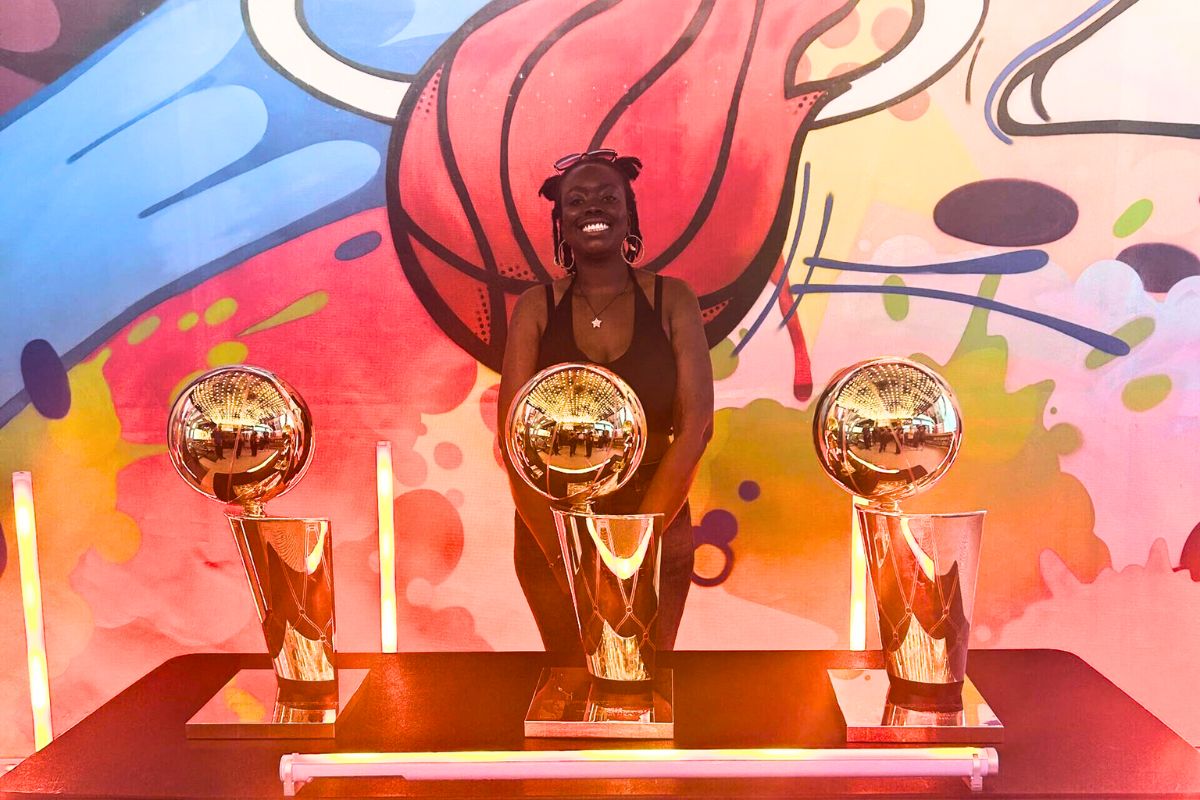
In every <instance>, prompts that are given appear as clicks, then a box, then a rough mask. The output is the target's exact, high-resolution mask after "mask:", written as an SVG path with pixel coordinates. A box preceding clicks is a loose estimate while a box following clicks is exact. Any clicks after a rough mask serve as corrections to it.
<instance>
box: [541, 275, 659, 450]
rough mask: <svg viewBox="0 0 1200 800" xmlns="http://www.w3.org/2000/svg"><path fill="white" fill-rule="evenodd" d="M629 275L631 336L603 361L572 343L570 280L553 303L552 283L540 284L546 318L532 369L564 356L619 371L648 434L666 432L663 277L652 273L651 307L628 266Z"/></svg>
mask: <svg viewBox="0 0 1200 800" xmlns="http://www.w3.org/2000/svg"><path fill="white" fill-rule="evenodd" d="M629 277H630V278H631V279H632V280H633V339H632V340H631V341H630V343H629V349H628V350H626V351H625V352H624V353H622V354H621V355H620V356H619V357H618V358H617V359H616V360H614V361H610V362H608V363H607V364H606V363H604V362H603V361H596V360H595V359H592V358H588V357H587V356H586V355H584V353H583V351H581V350H580V349H579V346H578V345H577V344H575V325H574V321H573V319H572V309H573V307H574V306H573V304H572V295H573V291H574V288H575V281H574V280H572V281H571V283H570V284H568V285H567V290H566V291H565V292H563V296H562V300H560V301H559V303H558V305H557V306H556V305H554V287H553V286H551V285H549V284H547V285H546V308H547V311H548V315H549V319H548V320H547V322H546V330H545V332H543V333H542V341H541V343H540V344H539V346H538V361H537V368H538V370H539V371H540V370H543V369H545V368H546V367H550V366H553V365H555V364H563V363H566V362H572V361H574V362H585V363H589V364H599V365H600V366H602V367H606V368H608V369H610V370H612V371H613V372H615V373H617V375H619V376H621V378H623V379H624V380H625V382H626V383H628V384H629V387H630V388H631V389H633V392H634V394H636V395H637V396H638V399H639V400H641V401H642V408H643V409H644V410H645V412H646V422H647V427H648V428H649V432H650V434H651V435H654V434H657V433H666V434H668V435H670V434H671V433H672V432H673V428H674V407H675V381H676V373H675V351H674V350H673V349H672V348H671V342H670V340H668V339H667V334H666V332H665V331H664V330H663V326H662V305H663V304H662V295H663V289H662V287H663V279H662V276H661V275H655V276H654V308H651V307H650V302H649V301H648V300H647V299H646V295H645V293H643V292H642V287H641V284H639V283H638V281H637V278H636V277H635V276H634V275H633V270H630V275H629Z"/></svg>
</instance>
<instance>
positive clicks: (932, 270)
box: [804, 250, 1050, 275]
mask: <svg viewBox="0 0 1200 800" xmlns="http://www.w3.org/2000/svg"><path fill="white" fill-rule="evenodd" d="M1049 261H1050V256H1049V255H1047V254H1046V251H1045V250H1014V251H1013V252H1011V253H1000V254H998V255H992V256H982V257H980V258H967V259H963V260H962V261H949V262H946V263H944V264H920V265H913V266H907V267H892V266H888V265H886V264H861V263H857V262H854V261H835V260H833V259H831V258H815V257H814V258H806V259H804V263H805V264H808V265H809V266H810V267H821V268H823V269H840V270H843V271H844V272H876V273H879V274H881V275H901V274H908V275H1020V274H1021V273H1024V272H1036V271H1038V270H1039V269H1041V268H1042V267H1044V266H1046V264H1047V263H1049Z"/></svg>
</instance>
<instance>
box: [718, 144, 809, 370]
mask: <svg viewBox="0 0 1200 800" xmlns="http://www.w3.org/2000/svg"><path fill="white" fill-rule="evenodd" d="M811 172H812V164H811V162H808V161H805V162H804V185H803V187H802V188H801V189H800V213H799V214H798V215H797V218H796V233H795V235H794V236H792V246H791V249H789V250H788V254H787V259H786V260H785V261H784V262H783V272H782V273H781V274H780V276H779V282H778V283H776V284H775V290H774V291H773V292H771V296H770V297H769V298H768V299H767V302H766V304H765V305H764V306H763V308H762V311H760V312H758V318H757V319H755V320H754V323H753V324H752V325H751V326H750V330H748V331H746V335H745V336H743V337H742V340H741V341H740V342H738V343H737V347H735V348H733V354H734V355H735V356H736V355H737V354H738V353H740V352H742V348H743V347H745V346H746V345H747V344H748V343H749V342H750V337H752V336H754V334H755V332H756V331H757V330H758V329H759V327H761V326H762V324H763V320H765V319H766V318H767V314H769V313H770V312H771V309H772V308H773V307H774V305H775V301H776V300H777V299H778V298H779V293H780V292H782V291H783V287H784V284H786V283H787V276H788V272H789V270H791V268H792V259H794V258H795V257H796V247H797V246H798V245H799V244H800V233H801V232H802V231H803V230H804V212H805V210H806V209H807V208H808V181H809V175H810V173H811Z"/></svg>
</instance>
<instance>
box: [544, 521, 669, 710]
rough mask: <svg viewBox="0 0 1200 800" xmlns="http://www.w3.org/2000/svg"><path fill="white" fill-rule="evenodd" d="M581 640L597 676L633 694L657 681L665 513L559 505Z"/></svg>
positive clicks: (560, 529)
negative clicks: (576, 508)
mask: <svg viewBox="0 0 1200 800" xmlns="http://www.w3.org/2000/svg"><path fill="white" fill-rule="evenodd" d="M554 521H555V525H556V527H557V529H558V539H559V545H560V547H561V548H562V552H563V561H564V563H565V565H566V568H567V581H568V584H569V586H570V589H571V599H572V601H573V603H574V606H575V616H576V619H577V621H578V622H579V634H580V641H581V643H582V645H583V653H584V658H585V661H586V662H587V668H588V671H589V672H590V673H591V675H592V676H593V678H595V679H596V680H597V681H599V682H600V683H601V685H602V686H605V687H607V688H609V689H619V690H621V691H632V690H636V689H638V688H640V687H644V686H646V685H648V684H649V682H650V681H652V680H653V678H654V660H655V644H654V637H653V626H654V622H655V620H656V619H657V617H658V601H659V570H660V553H661V545H662V530H663V517H662V515H661V514H626V515H610V514H588V513H581V512H578V511H562V510H559V509H555V510H554Z"/></svg>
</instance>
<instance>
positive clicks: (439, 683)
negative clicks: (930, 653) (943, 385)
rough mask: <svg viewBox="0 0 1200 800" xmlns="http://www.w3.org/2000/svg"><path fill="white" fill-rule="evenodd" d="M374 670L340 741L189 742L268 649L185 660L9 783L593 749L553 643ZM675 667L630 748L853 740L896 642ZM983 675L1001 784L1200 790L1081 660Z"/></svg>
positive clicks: (458, 789) (203, 787)
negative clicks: (211, 704)
mask: <svg viewBox="0 0 1200 800" xmlns="http://www.w3.org/2000/svg"><path fill="white" fill-rule="evenodd" d="M340 659H341V660H340V662H339V663H340V664H341V665H342V666H343V667H348V668H355V667H357V668H362V667H369V668H370V669H371V670H372V672H371V674H370V676H369V677H368V679H367V682H366V683H365V684H364V685H363V688H362V690H361V691H362V692H365V695H363V696H362V697H360V698H359V699H358V700H357V701H356V704H355V705H354V706H352V707H351V709H350V711H349V712H348V714H347V716H346V717H344V718H343V720H342V721H341V722H340V723H339V728H338V736H337V738H336V739H335V740H325V741H321V740H308V741H297V740H257V741H251V740H239V741H234V740H225V741H211V740H210V741H203V740H189V739H187V738H186V737H185V735H184V723H185V722H186V721H187V720H188V719H189V718H190V717H191V715H192V714H193V713H194V712H195V711H196V710H197V709H198V708H199V707H200V706H201V705H203V704H204V702H205V701H207V700H208V699H209V697H211V696H212V695H213V693H215V692H216V691H217V690H218V689H220V688H221V686H223V685H224V683H225V682H226V681H227V680H228V679H229V678H230V677H231V676H232V675H233V674H234V672H235V671H236V670H237V669H239V668H242V667H266V666H268V662H267V659H266V657H265V656H249V655H222V654H203V655H189V656H181V657H179V658H174V659H171V660H170V661H167V662H166V663H164V664H163V665H162V666H160V667H158V668H157V669H155V670H154V671H153V672H151V673H150V674H149V675H147V676H146V677H144V678H142V679H141V680H139V681H138V682H137V683H135V684H133V685H132V686H130V687H129V688H128V689H126V690H125V691H123V692H122V693H121V694H119V695H117V696H116V697H115V698H113V699H112V700H110V701H109V702H108V703H106V704H104V705H103V706H102V707H101V708H99V709H97V710H96V712H95V713H93V714H92V715H90V716H89V717H87V719H85V720H83V721H82V722H80V723H79V724H78V725H76V726H75V727H74V728H72V729H70V730H69V731H67V732H65V733H63V734H62V735H61V736H59V737H58V739H56V740H55V741H54V742H53V743H52V744H51V745H50V746H49V747H47V748H45V749H44V750H42V751H41V752H39V753H37V754H36V755H33V756H31V757H30V758H28V759H26V760H25V761H24V762H23V763H22V764H21V765H20V766H18V767H17V768H16V769H14V770H13V771H12V772H10V773H9V774H8V775H7V776H5V777H3V778H0V797H3V798H9V799H11V800H16V799H17V798H26V797H30V796H54V797H105V798H108V797H138V798H149V797H192V798H211V797H281V796H282V794H283V791H282V786H281V784H280V781H279V777H278V772H279V758H280V756H281V755H283V754H285V753H290V752H309V753H316V752H334V751H343V752H358V751H369V752H392V751H440V750H521V749H533V748H538V749H576V748H578V749H588V748H595V747H606V746H610V744H609V743H599V742H597V741H596V740H591V741H583V740H532V739H529V740H527V739H525V738H524V735H523V732H522V731H523V728H522V720H523V718H524V713H525V710H526V708H527V706H528V704H529V699H530V695H531V693H532V691H533V688H534V685H535V683H536V680H537V677H538V673H539V671H540V670H541V668H542V667H543V666H545V665H547V664H548V663H549V662H548V660H547V659H548V657H547V656H546V655H545V654H544V653H407V654H399V655H377V654H376V655H352V654H351V655H343V656H340ZM661 663H662V664H663V665H664V666H671V667H674V669H675V710H676V723H675V731H676V738H675V739H674V741H673V742H661V743H647V742H639V743H631V744H628V745H623V744H621V743H614V744H611V746H613V747H621V746H629V747H655V746H659V747H670V746H674V747H678V748H697V749H699V748H726V747H842V746H844V745H845V722H844V721H843V719H842V716H841V712H840V711H839V710H838V706H837V702H836V700H835V698H834V694H833V688H832V686H831V685H830V683H829V680H828V678H827V676H826V674H825V670H826V669H829V668H835V667H876V668H877V667H879V666H881V662H880V656H879V653H872V652H868V653H850V652H837V651H811V652H808V651H800V652H687V653H674V654H670V655H666V656H662V657H661ZM969 674H970V676H971V678H972V680H973V681H974V682H975V684H976V685H977V686H978V687H979V689H980V691H981V692H982V694H983V695H984V697H986V698H987V700H988V702H989V704H990V705H991V706H992V709H993V710H994V711H995V712H996V714H997V715H998V716H999V717H1000V719H1001V720H1002V721H1003V723H1004V725H1005V740H1004V744H1002V745H999V746H997V750H998V751H999V754H1000V774H999V775H998V776H995V777H988V778H987V779H986V781H985V782H984V791H983V795H982V796H984V797H1048V796H1055V795H1059V796H1063V795H1065V796H1077V797H1088V798H1094V797H1136V796H1172V795H1173V796H1190V797H1200V754H1197V752H1196V750H1195V749H1194V748H1192V747H1191V746H1190V745H1188V743H1187V742H1185V741H1184V740H1183V739H1181V738H1180V737H1179V736H1178V735H1176V734H1175V733H1174V732H1172V731H1171V730H1170V729H1169V728H1167V727H1166V726H1165V725H1164V724H1163V723H1161V722H1160V721H1159V720H1158V719H1157V718H1155V717H1154V716H1153V715H1151V714H1150V713H1149V712H1148V711H1146V710H1145V709H1144V708H1142V707H1141V706H1140V705H1138V704H1137V703H1136V702H1134V701H1133V700H1132V699H1131V698H1130V697H1128V696H1127V695H1126V694H1125V693H1124V692H1122V691H1121V690H1120V689H1118V688H1117V687H1116V686H1114V685H1113V684H1112V683H1110V682H1109V681H1108V680H1107V679H1105V678H1104V677H1103V676H1101V675H1100V674H1099V673H1097V672H1096V671H1095V670H1093V669H1092V668H1091V667H1089V666H1088V665H1087V664H1086V663H1084V662H1083V661H1081V660H1080V659H1078V658H1077V657H1075V656H1073V655H1070V654H1068V653H1064V652H1059V651H1054V650H981V651H977V652H973V653H972V654H971V660H970V668H969ZM850 794H883V795H888V796H896V795H905V794H910V795H911V794H919V795H924V796H939V797H969V796H971V793H970V791H969V789H968V788H967V785H966V783H965V782H963V781H961V780H958V779H949V778H945V779H920V780H917V779H905V780H887V781H865V780H861V779H859V780H850V779H839V780H835V779H803V780H782V779H740V780H603V781H601V780H573V781H493V782H487V783H483V782H481V783H468V782H441V783H424V782H411V783H410V782H406V781H403V780H400V779H370V780H367V779H353V780H350V779H338V780H333V779H322V780H317V781H314V782H313V783H311V784H309V785H308V786H306V787H304V788H303V789H302V790H301V791H300V792H299V795H298V796H299V797H300V798H305V797H324V796H386V795H393V796H408V797H462V796H485V797H592V796H603V795H634V796H638V797H647V796H671V797H678V796H685V797H791V796H797V797H812V796H844V795H850Z"/></svg>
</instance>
